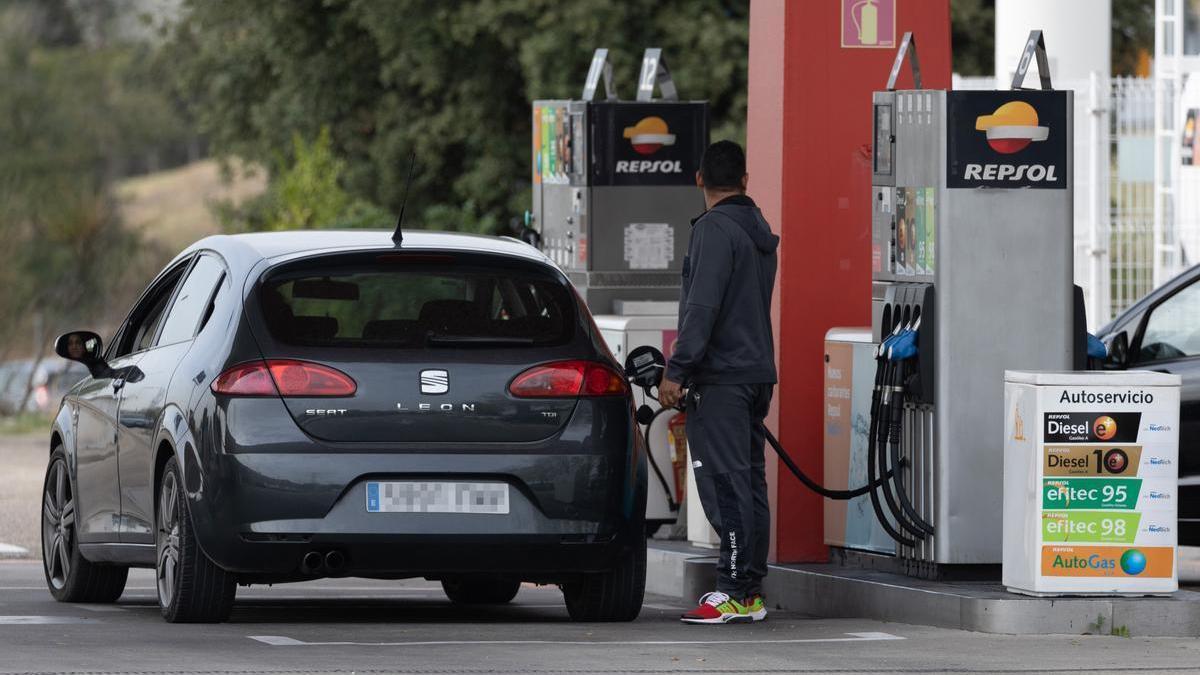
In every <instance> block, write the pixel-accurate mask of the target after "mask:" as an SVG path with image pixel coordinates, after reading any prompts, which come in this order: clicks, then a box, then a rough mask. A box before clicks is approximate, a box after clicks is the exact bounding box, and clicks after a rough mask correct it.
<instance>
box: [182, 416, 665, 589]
mask: <svg viewBox="0 0 1200 675" xmlns="http://www.w3.org/2000/svg"><path fill="white" fill-rule="evenodd" d="M613 404H615V405H613ZM268 405H269V404H268ZM606 407H608V408H611V410H596V409H595V408H591V409H590V410H585V412H586V413H587V416H586V417H585V419H582V420H580V419H574V420H572V422H571V423H570V424H568V425H567V426H566V427H565V430H564V432H563V434H562V435H560V436H558V437H555V438H553V439H547V440H546V441H545V442H540V443H529V444H520V445H518V444H507V445H496V446H494V447H480V446H471V447H467V448H463V447H438V448H436V449H435V448H424V449H423V450H422V451H415V450H414V449H412V448H372V449H371V450H370V451H364V450H363V449H361V446H355V447H349V448H348V447H347V446H345V445H341V446H337V445H330V444H325V443H321V442H319V441H316V440H314V439H311V438H310V437H307V436H305V435H304V434H303V433H301V432H299V431H298V430H297V431H296V432H295V433H292V432H290V431H288V433H286V434H279V433H278V431H282V430H280V429H278V428H277V429H276V430H277V433H276V434H275V435H274V437H273V438H274V442H273V443H271V444H269V445H267V444H257V445H247V444H244V443H243V444H238V445H234V444H233V443H232V442H230V440H231V437H236V436H237V435H235V434H230V435H229V436H226V439H227V440H226V443H225V444H224V445H223V447H220V448H214V447H212V446H207V447H206V446H204V445H203V444H201V448H202V450H201V451H200V452H198V453H195V454H190V455H189V454H186V453H185V461H184V465H185V467H184V482H185V487H186V489H187V494H188V496H189V507H190V509H189V510H190V512H191V516H192V521H193V524H194V526H195V530H196V534H197V537H198V539H199V542H200V545H201V548H202V549H203V550H204V552H205V553H206V554H207V555H208V557H209V558H211V559H212V560H213V561H214V562H215V563H217V564H218V565H220V566H221V567H223V568H225V569H228V570H231V571H234V572H237V573H239V574H241V575H244V576H245V577H247V578H271V579H278V580H285V579H288V578H304V577H305V576H311V571H310V572H307V573H306V572H305V571H302V569H301V563H302V560H303V558H304V556H305V555H306V554H308V553H310V552H317V553H321V554H322V555H324V554H325V553H328V552H330V551H338V552H339V553H341V554H342V556H344V561H345V562H344V566H343V567H342V568H341V569H339V570H336V572H337V573H341V574H348V575H357V576H397V577H399V576H428V577H437V576H440V575H443V574H453V573H464V572H500V573H507V574H512V575H514V576H519V577H520V578H522V579H526V580H544V581H550V582H553V581H559V580H562V579H565V578H569V577H571V576H572V575H577V574H578V573H580V572H592V571H600V570H604V569H609V568H610V567H611V566H612V564H613V562H614V561H615V559H616V556H617V555H618V554H619V553H620V551H621V550H623V549H624V548H626V547H627V546H629V545H631V544H632V543H633V542H635V541H636V538H637V537H641V536H644V535H643V532H644V524H643V523H644V512H645V490H646V469H645V459H644V457H643V455H644V452H643V451H642V450H641V448H640V444H639V443H637V442H636V441H635V440H634V435H633V434H632V433H631V432H629V431H628V429H630V428H631V424H632V423H631V421H630V420H629V417H628V416H629V412H628V407H627V404H626V403H625V402H624V401H622V400H615V401H612V402H611V403H610V404H608V405H607V406H606ZM580 408H589V407H588V406H580ZM597 413H600V414H597ZM578 416H579V411H577V413H576V417H578ZM597 417H603V418H605V419H601V420H597V419H596V418H597ZM288 423H289V424H290V420H288ZM239 426H240V425H239ZM293 428H294V427H293ZM231 431H232V430H231ZM584 432H587V433H584ZM597 432H599V433H597ZM572 438H578V439H580V442H574V441H572V440H571V439H572ZM243 440H244V436H243ZM248 447H253V449H254V450H255V451H247V450H246V448H248ZM231 450H233V451H231ZM392 480H399V481H407V480H415V481H475V482H503V483H506V484H507V485H508V486H509V513H507V514H451V513H371V512H368V511H367V497H366V485H367V483H368V482H370V481H392Z"/></svg>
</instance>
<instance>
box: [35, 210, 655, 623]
mask: <svg viewBox="0 0 1200 675" xmlns="http://www.w3.org/2000/svg"><path fill="white" fill-rule="evenodd" d="M56 349H57V351H58V352H59V354H60V355H62V356H64V357H66V358H71V359H73V360H77V361H81V362H83V363H84V364H85V365H87V366H88V369H89V372H90V373H91V374H90V376H89V377H87V378H85V379H84V380H83V381H82V382H80V383H79V384H78V385H76V386H75V387H74V388H73V389H72V390H71V391H70V393H69V394H68V395H67V396H66V397H65V398H64V400H63V402H62V407H61V409H60V411H59V413H58V415H57V418H56V419H55V422H54V428H53V430H52V433H51V438H50V450H51V454H50V463H49V467H48V470H47V475H46V487H45V491H44V505H43V506H44V508H43V541H44V546H43V549H44V556H43V557H44V560H45V569H46V580H47V583H48V584H49V587H50V591H51V593H52V594H53V595H54V597H55V598H57V599H59V600H62V601H68V602H105V601H113V600H115V599H116V598H118V597H119V596H120V595H121V592H122V590H123V588H124V584H125V578H126V573H127V570H128V568H129V567H154V568H156V570H157V578H158V589H159V591H158V595H159V602H160V605H161V607H162V613H163V616H164V617H165V618H166V619H167V620H168V621H220V620H224V619H225V618H227V617H228V616H229V614H230V611H231V608H232V605H233V599H234V593H235V589H236V585H237V584H239V583H240V584H250V583H276V582H285V581H299V580H304V579H312V578H316V577H320V576H335V575H352V576H364V577H376V578H404V577H426V578H429V579H435V580H440V581H441V582H442V584H443V586H444V588H445V590H446V593H447V595H448V596H449V597H450V598H451V599H452V600H455V601H459V602H507V601H508V600H510V599H512V597H513V596H514V595H515V594H516V592H517V588H518V586H519V583H520V582H521V581H533V582H538V583H548V584H559V585H561V586H562V589H563V593H564V596H565V598H566V602H567V607H568V609H569V610H570V613H571V616H572V617H573V618H575V619H580V620H630V619H633V618H634V617H636V616H637V614H638V611H639V609H640V607H641V600H642V593H643V588H644V585H645V563H646V560H645V555H646V554H645V539H644V537H643V534H642V533H643V531H644V524H643V520H644V510H645V499H646V469H645V449H644V448H643V447H642V441H641V435H640V434H637V433H634V431H635V422H634V420H633V414H632V399H631V397H630V393H629V387H628V384H627V382H626V381H625V380H624V378H623V376H622V374H621V370H620V367H619V365H618V364H617V363H616V362H615V361H614V360H613V357H612V356H611V354H609V352H608V350H607V348H606V347H605V346H604V343H603V341H602V340H601V338H600V336H599V334H598V331H597V330H596V329H595V327H594V325H593V324H592V321H591V317H590V315H589V314H588V310H587V308H586V306H585V305H584V304H583V303H582V302H581V301H580V300H579V297H578V295H577V294H576V293H575V292H574V290H573V289H572V287H571V286H570V284H569V283H568V281H567V279H566V278H565V277H564V276H563V274H562V272H561V271H559V269H558V268H557V267H555V266H554V265H553V264H551V263H550V261H549V260H548V259H547V258H545V257H544V256H543V255H542V254H541V253H540V252H538V251H537V250H535V249H534V248H532V247H530V246H528V245H525V244H523V243H520V242H517V241H514V240H506V239H497V238H491V237H476V236H470V235H453V234H434V233H420V232H412V233H407V234H406V235H405V239H404V242H403V244H402V245H396V244H393V242H392V239H391V237H390V233H387V232H377V231H361V230H360V231H350V232H338V231H311V232H280V233H264V234H248V235H236V236H218V237H210V238H207V239H204V240H202V241H200V242H198V243H197V244H195V245H193V246H192V247H190V248H189V249H187V250H186V251H184V252H183V253H181V254H180V255H179V256H178V257H177V258H176V259H175V260H174V261H172V262H171V264H170V265H168V266H167V267H166V269H164V270H163V271H162V273H160V274H159V275H158V277H157V278H156V279H155V280H154V281H153V282H152V283H151V284H150V286H149V288H147V290H146V291H145V292H144V293H143V294H142V296H141V298H140V299H139V300H138V301H137V303H136V304H135V305H134V307H133V309H132V310H131V311H130V312H129V315H128V317H127V318H126V319H125V321H124V322H123V324H122V325H121V327H120V329H119V330H118V331H117V333H116V335H115V336H114V337H113V339H112V341H111V342H110V343H109V344H107V346H105V347H104V348H102V347H101V341H100V338H99V336H97V335H96V334H94V333H90V332H86V331H79V332H75V333H68V334H66V335H64V336H62V337H61V338H59V342H58V344H57V345H56Z"/></svg>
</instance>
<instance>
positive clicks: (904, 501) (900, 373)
mask: <svg viewBox="0 0 1200 675" xmlns="http://www.w3.org/2000/svg"><path fill="white" fill-rule="evenodd" d="M905 363H906V362H904V361H901V362H900V363H899V364H898V365H896V366H895V375H894V377H893V379H894V382H893V383H892V384H893V389H894V390H895V391H897V392H899V390H900V389H901V383H902V382H903V381H904V368H905ZM897 396H900V395H899V394H897ZM903 414H904V406H903V399H902V398H901V399H900V402H899V404H897V405H895V406H893V408H892V413H891V417H890V420H889V424H888V446H889V447H890V449H891V456H892V466H893V467H896V469H897V471H896V473H895V475H894V476H893V477H892V483H893V485H894V486H895V488H896V497H897V498H898V499H899V500H900V507H901V508H902V509H903V510H904V514H905V515H906V516H908V518H909V519H910V520H912V522H913V524H914V525H916V526H917V527H918V528H920V529H921V530H922V531H923V532H924V533H925V534H928V535H930V536H932V535H933V525H930V524H929V523H928V522H927V521H926V520H925V519H924V518H922V517H921V514H920V513H918V512H917V510H916V509H915V508H913V505H912V500H910V499H909V497H908V491H907V490H906V489H905V487H904V481H903V480H902V477H901V474H900V471H899V467H900V434H901V429H902V426H903V424H902V416H903Z"/></svg>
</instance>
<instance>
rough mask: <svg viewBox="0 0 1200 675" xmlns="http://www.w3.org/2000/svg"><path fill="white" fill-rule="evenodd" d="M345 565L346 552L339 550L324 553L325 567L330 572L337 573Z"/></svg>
mask: <svg viewBox="0 0 1200 675" xmlns="http://www.w3.org/2000/svg"><path fill="white" fill-rule="evenodd" d="M345 566H346V554H344V553H342V552H341V551H330V552H329V553H326V554H325V569H326V570H328V571H329V573H330V574H337V573H338V572H341V571H342V568H343V567H345Z"/></svg>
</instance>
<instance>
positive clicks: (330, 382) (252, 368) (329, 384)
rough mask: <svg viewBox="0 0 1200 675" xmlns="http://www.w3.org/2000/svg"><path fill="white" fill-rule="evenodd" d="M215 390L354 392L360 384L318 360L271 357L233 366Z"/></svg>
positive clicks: (245, 392)
mask: <svg viewBox="0 0 1200 675" xmlns="http://www.w3.org/2000/svg"><path fill="white" fill-rule="evenodd" d="M212 390H213V392H214V393H217V394H225V395H226V396H300V397H315V396H353V395H354V392H355V391H357V390H358V385H357V384H356V383H355V382H354V380H353V379H351V378H350V376H349V375H347V374H345V373H343V372H342V371H340V370H335V369H333V368H330V367H329V366H323V365H321V364H319V363H310V362H308V361H296V360H293V359H270V360H267V361H251V362H250V363H241V364H238V365H236V366H233V367H232V368H230V369H228V370H226V371H225V372H223V373H221V375H220V376H219V377H217V379H216V380H214V381H213V383H212Z"/></svg>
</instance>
